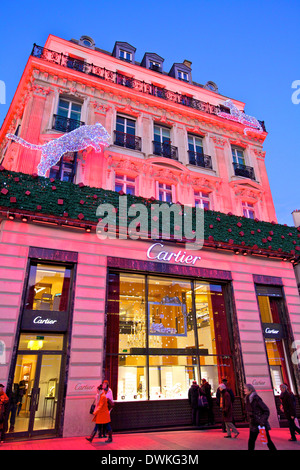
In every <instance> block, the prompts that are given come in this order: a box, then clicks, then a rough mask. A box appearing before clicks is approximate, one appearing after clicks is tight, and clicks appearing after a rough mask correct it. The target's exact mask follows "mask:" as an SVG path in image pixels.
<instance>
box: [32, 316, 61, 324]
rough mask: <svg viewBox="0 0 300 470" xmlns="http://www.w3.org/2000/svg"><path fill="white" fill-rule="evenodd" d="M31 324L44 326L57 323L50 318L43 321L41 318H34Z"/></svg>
mask: <svg viewBox="0 0 300 470" xmlns="http://www.w3.org/2000/svg"><path fill="white" fill-rule="evenodd" d="M33 323H38V324H41V323H43V324H46V325H54V323H57V320H51V319H50V318H45V319H43V318H42V317H35V318H34V319H33Z"/></svg>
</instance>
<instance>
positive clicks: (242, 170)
mask: <svg viewBox="0 0 300 470" xmlns="http://www.w3.org/2000/svg"><path fill="white" fill-rule="evenodd" d="M233 168H234V174H235V176H243V177H244V178H250V179H251V180H255V174H254V169H253V168H252V166H246V165H242V164H241V163H235V162H233Z"/></svg>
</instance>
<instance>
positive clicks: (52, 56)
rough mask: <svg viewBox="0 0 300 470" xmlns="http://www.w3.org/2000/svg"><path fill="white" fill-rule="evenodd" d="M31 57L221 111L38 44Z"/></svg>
mask: <svg viewBox="0 0 300 470" xmlns="http://www.w3.org/2000/svg"><path fill="white" fill-rule="evenodd" d="M31 55H32V56H33V57H37V58H39V59H43V60H46V61H48V62H53V63H55V64H57V65H61V66H63V67H68V68H71V69H74V70H77V71H79V72H83V73H85V74H88V75H93V76H95V77H98V78H101V79H102V80H105V81H108V82H112V83H117V84H118V85H123V86H126V87H128V88H133V89H134V90H135V91H138V92H142V93H146V94H148V95H152V96H156V97H158V98H162V99H164V100H167V101H172V102H173V103H178V104H182V105H184V106H188V107H190V108H194V109H197V110H199V111H202V112H205V113H209V114H217V113H218V112H219V111H220V107H219V106H215V105H212V104H210V103H206V102H204V101H200V100H196V99H195V98H192V97H190V96H186V95H182V94H181V93H177V92H175V91H170V90H167V89H165V88H162V87H158V86H156V85H154V84H153V83H145V82H144V81H141V80H136V79H135V78H130V77H126V76H125V75H123V74H120V73H119V72H113V71H111V70H107V69H106V68H105V67H99V66H97V65H94V64H90V63H87V62H83V61H80V60H77V59H73V58H71V57H69V56H68V55H66V54H63V53H60V52H56V51H52V50H50V49H46V48H45V47H42V46H38V45H36V44H34V45H33V49H32V52H31Z"/></svg>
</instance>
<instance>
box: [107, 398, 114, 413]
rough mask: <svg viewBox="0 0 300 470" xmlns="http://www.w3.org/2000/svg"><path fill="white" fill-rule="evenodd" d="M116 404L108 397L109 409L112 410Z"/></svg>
mask: <svg viewBox="0 0 300 470" xmlns="http://www.w3.org/2000/svg"><path fill="white" fill-rule="evenodd" d="M114 406H115V404H114V402H113V401H112V400H110V398H108V399H107V408H108V411H110V410H112V409H113V407H114Z"/></svg>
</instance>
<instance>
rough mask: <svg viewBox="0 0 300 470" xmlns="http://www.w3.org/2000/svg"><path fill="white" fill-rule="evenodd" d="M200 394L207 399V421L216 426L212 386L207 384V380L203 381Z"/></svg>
mask: <svg viewBox="0 0 300 470" xmlns="http://www.w3.org/2000/svg"><path fill="white" fill-rule="evenodd" d="M200 393H201V394H202V395H204V396H205V397H206V399H207V403H208V407H207V420H208V424H214V422H215V418H214V413H213V401H212V396H211V385H210V384H209V383H208V382H207V380H206V379H202V380H201V387H200Z"/></svg>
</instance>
